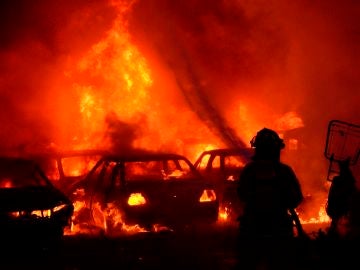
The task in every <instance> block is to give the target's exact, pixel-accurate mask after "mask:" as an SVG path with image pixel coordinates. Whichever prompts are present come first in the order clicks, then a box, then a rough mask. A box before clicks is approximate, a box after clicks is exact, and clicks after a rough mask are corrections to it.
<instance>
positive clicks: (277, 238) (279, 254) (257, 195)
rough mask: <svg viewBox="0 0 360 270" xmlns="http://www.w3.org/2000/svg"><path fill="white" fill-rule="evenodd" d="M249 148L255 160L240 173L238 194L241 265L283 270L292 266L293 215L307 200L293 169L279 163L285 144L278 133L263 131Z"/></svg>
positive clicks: (252, 141) (266, 129)
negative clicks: (258, 264) (261, 264)
mask: <svg viewBox="0 0 360 270" xmlns="http://www.w3.org/2000/svg"><path fill="white" fill-rule="evenodd" d="M250 144H251V147H253V148H254V150H255V151H254V156H253V157H252V161H250V162H249V163H248V164H246V165H245V167H244V169H243V171H242V172H241V175H240V178H239V182H238V190H237V192H238V196H239V199H240V201H241V202H242V205H243V214H242V215H241V216H240V217H239V237H240V239H239V244H240V246H239V247H240V252H239V256H240V257H239V261H240V263H242V264H243V265H242V267H246V266H251V267H250V268H252V267H254V266H255V265H254V263H258V262H261V263H263V262H265V263H267V265H268V266H269V265H270V266H273V268H271V269H275V268H277V269H283V268H279V267H287V265H284V263H290V262H291V261H290V260H289V259H290V258H291V257H292V256H290V255H292V254H288V253H287V252H288V251H289V250H290V248H289V246H288V245H289V244H292V243H291V241H292V240H293V239H294V237H295V233H294V218H293V216H292V215H291V213H292V214H294V213H295V211H293V210H294V209H295V208H296V207H297V206H299V205H300V203H301V202H302V201H303V198H304V197H303V194H302V190H301V186H300V183H299V181H298V179H297V177H296V175H295V173H294V171H293V169H292V168H291V167H290V166H289V165H287V164H284V163H283V162H281V161H280V152H281V150H282V149H283V148H284V147H285V144H284V142H283V140H282V139H281V138H280V137H279V135H278V134H277V133H276V132H275V131H273V130H271V129H268V128H263V129H261V130H260V131H259V132H257V134H256V136H255V137H254V138H253V139H252V140H251V142H250ZM289 210H291V211H292V212H290V211H289Z"/></svg>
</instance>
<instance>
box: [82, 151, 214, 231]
mask: <svg viewBox="0 0 360 270" xmlns="http://www.w3.org/2000/svg"><path fill="white" fill-rule="evenodd" d="M78 188H79V189H83V190H84V194H85V197H84V198H85V200H86V201H87V205H88V207H89V208H90V210H91V213H92V218H94V209H95V208H94V206H95V205H96V204H97V205H99V204H100V205H101V209H102V211H109V205H111V206H112V207H115V208H116V209H118V211H120V213H121V219H122V220H121V222H120V223H121V224H119V222H115V223H116V224H115V223H114V219H112V220H107V231H108V233H109V234H111V230H113V232H114V231H116V230H118V229H119V228H118V227H119V225H120V226H121V225H124V224H126V225H139V226H141V227H144V228H146V229H147V230H151V229H152V228H153V227H154V225H156V224H161V225H163V226H168V227H169V228H172V229H179V228H184V227H185V226H187V225H193V224H195V223H197V224H199V223H203V224H209V223H215V222H216V221H217V217H218V208H219V207H218V200H217V198H216V194H215V192H214V188H213V186H212V185H211V184H210V183H208V182H206V181H205V179H204V178H203V177H202V176H201V175H200V174H199V173H198V172H197V170H196V169H195V167H194V166H193V164H192V163H191V162H190V161H189V160H188V159H187V158H186V157H184V156H182V155H178V154H171V153H148V152H145V153H136V154H128V155H107V156H103V157H102V158H101V159H100V160H99V161H98V162H97V164H96V165H95V166H94V167H93V169H92V170H91V171H90V172H89V174H88V175H87V176H86V178H85V179H84V180H83V181H82V183H79V186H78ZM80 222H81V221H80ZM116 225H118V226H116ZM120 229H121V228H120Z"/></svg>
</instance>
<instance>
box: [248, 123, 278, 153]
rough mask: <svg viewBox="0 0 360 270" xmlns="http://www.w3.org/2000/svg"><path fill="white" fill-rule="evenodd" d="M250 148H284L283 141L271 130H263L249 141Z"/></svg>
mask: <svg viewBox="0 0 360 270" xmlns="http://www.w3.org/2000/svg"><path fill="white" fill-rule="evenodd" d="M250 144H251V147H253V148H274V147H275V148H278V149H283V148H284V147H285V144H284V140H283V139H281V138H280V137H279V135H278V134H277V133H276V132H275V131H274V130H271V129H268V128H263V129H261V130H260V131H258V133H257V134H256V136H254V137H253V138H252V140H251V141H250Z"/></svg>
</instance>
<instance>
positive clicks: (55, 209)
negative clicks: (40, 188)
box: [52, 203, 67, 212]
mask: <svg viewBox="0 0 360 270" xmlns="http://www.w3.org/2000/svg"><path fill="white" fill-rule="evenodd" d="M66 207H67V204H65V203H63V204H60V205H58V206H55V207H54V208H53V209H52V210H53V212H58V211H60V210H62V209H64V208H66Z"/></svg>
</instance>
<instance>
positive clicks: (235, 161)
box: [224, 155, 246, 168]
mask: <svg viewBox="0 0 360 270" xmlns="http://www.w3.org/2000/svg"><path fill="white" fill-rule="evenodd" d="M245 163H246V161H245V159H244V157H242V156H237V155H234V156H225V157H224V166H225V168H242V167H244V166H245Z"/></svg>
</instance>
